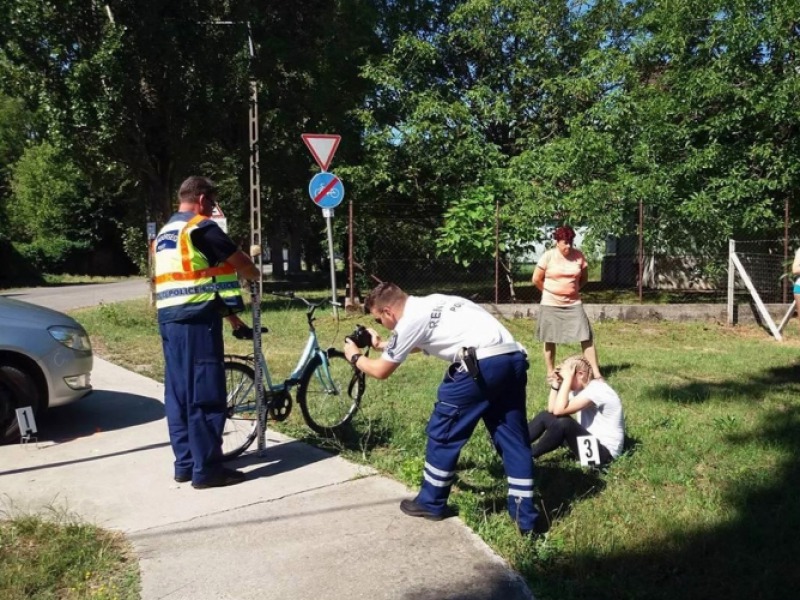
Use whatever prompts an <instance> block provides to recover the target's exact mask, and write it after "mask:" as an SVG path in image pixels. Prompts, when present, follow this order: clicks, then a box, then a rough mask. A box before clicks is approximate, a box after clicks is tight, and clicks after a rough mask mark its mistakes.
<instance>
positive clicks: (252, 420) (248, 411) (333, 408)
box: [222, 292, 366, 459]
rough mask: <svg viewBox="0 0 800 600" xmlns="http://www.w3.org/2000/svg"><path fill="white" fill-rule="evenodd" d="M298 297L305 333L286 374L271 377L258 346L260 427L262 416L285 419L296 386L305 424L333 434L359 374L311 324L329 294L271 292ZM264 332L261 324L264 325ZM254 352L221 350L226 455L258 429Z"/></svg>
mask: <svg viewBox="0 0 800 600" xmlns="http://www.w3.org/2000/svg"><path fill="white" fill-rule="evenodd" d="M272 294H273V295H275V296H283V297H287V298H290V299H292V300H299V301H301V302H303V303H304V304H305V305H306V320H307V321H308V338H307V339H306V343H305V347H304V348H303V351H302V353H301V354H300V357H299V359H298V361H297V365H296V366H295V368H294V370H293V371H292V372H291V374H290V375H289V377H288V378H287V379H285V380H284V381H283V382H280V383H273V381H272V378H271V376H270V372H269V368H268V367H267V361H266V359H265V357H264V353H263V352H259V356H258V360H259V361H260V364H261V373H262V375H263V376H262V380H263V390H264V392H263V407H264V409H262V410H261V419H262V422H261V427H262V431H265V430H266V421H267V419H268V418H271V419H272V420H274V421H284V420H286V418H288V417H289V414H290V413H291V410H292V396H291V393H290V392H291V390H292V388H294V387H297V403H298V404H299V405H300V410H301V412H302V414H303V419H304V420H305V422H306V424H307V425H308V426H309V427H310V428H311V429H312V430H313V431H314V432H316V433H318V434H320V435H322V436H326V437H332V436H335V435H338V434H339V433H340V432H341V430H342V428H344V427H345V426H346V425H347V424H348V423H350V421H351V420H352V419H353V417H354V416H355V414H356V412H357V411H358V408H359V405H360V403H361V397H362V396H363V395H364V390H365V387H366V381H365V377H364V374H363V373H362V372H361V371H359V370H358V369H356V368H355V366H353V365H351V364H350V362H349V361H348V360H347V358H345V355H344V353H343V352H341V351H340V350H337V349H335V348H328V349H327V350H323V349H322V348H321V347H320V345H319V341H318V339H317V332H316V329H315V327H314V321H315V317H314V313H315V312H316V310H317V309H318V308H320V307H322V306H325V305H326V304H328V303H330V300H329V299H326V300H322V301H320V302H316V303H315V302H311V301H310V300H308V299H307V298H302V297H300V296H297V295H295V294H294V292H272ZM265 332H266V330H265ZM255 360H256V358H255V356H254V355H253V354H251V355H248V356H241V355H231V354H227V355H226V356H225V363H224V365H225V387H226V393H227V400H228V411H227V418H226V420H225V429H224V430H223V434H222V452H223V455H224V457H225V458H226V459H230V458H234V457H236V456H239V455H240V454H241V453H242V452H244V451H245V450H246V449H247V448H248V447H250V445H251V444H252V443H253V440H254V439H255V438H256V435H257V434H258V427H257V425H258V423H257V420H258V403H257V402H256V380H255V369H254V366H255Z"/></svg>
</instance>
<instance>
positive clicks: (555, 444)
mask: <svg viewBox="0 0 800 600" xmlns="http://www.w3.org/2000/svg"><path fill="white" fill-rule="evenodd" d="M528 435H529V436H530V438H531V443H533V452H532V454H533V458H539V457H540V456H542V455H543V454H547V453H548V452H552V451H553V450H557V449H558V448H560V447H561V446H566V447H567V448H569V449H570V451H571V452H572V454H573V456H575V458H578V438H579V437H580V436H582V435H592V434H591V433H589V432H588V431H587V430H586V428H585V427H583V425H581V424H580V423H578V422H577V421H576V420H575V419H573V418H572V417H571V416H570V415H564V416H561V417H557V416H555V415H554V414H553V413H550V412H547V411H542V412H540V413H539V414H538V415H536V416H535V417H533V419H531V421H530V422H529V423H528ZM534 442H535V443H534ZM597 446H598V448H599V450H600V464H603V465H606V464H608V463H610V462H611V461H612V460H613V457H612V456H611V453H610V452H609V451H608V448H606V447H605V446H603V444H601V443H600V441H599V440H598V442H597Z"/></svg>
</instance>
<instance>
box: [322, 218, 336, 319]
mask: <svg viewBox="0 0 800 600" xmlns="http://www.w3.org/2000/svg"><path fill="white" fill-rule="evenodd" d="M322 216H323V217H325V221H326V222H327V224H328V257H329V259H330V263H331V303H332V305H333V316H334V317H336V318H338V317H339V312H338V307H337V306H336V258H335V257H334V255H333V223H332V222H331V219H332V218H333V209H332V208H323V209H322Z"/></svg>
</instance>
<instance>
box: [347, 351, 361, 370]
mask: <svg viewBox="0 0 800 600" xmlns="http://www.w3.org/2000/svg"><path fill="white" fill-rule="evenodd" d="M361 356H362V355H361V354H359V353H358V352H356V353H355V354H353V356H351V357H350V364H351V365H353V366H354V367H355V366H356V363H357V362H358V359H359V358H361Z"/></svg>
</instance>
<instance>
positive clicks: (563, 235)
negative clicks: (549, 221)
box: [553, 225, 575, 242]
mask: <svg viewBox="0 0 800 600" xmlns="http://www.w3.org/2000/svg"><path fill="white" fill-rule="evenodd" d="M553 239H554V240H555V241H557V242H560V241H561V240H564V241H566V242H571V241H572V240H574V239H575V230H574V229H573V228H572V227H570V226H569V225H562V226H561V227H559V228H557V229H556V230H555V231H554V232H553Z"/></svg>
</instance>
